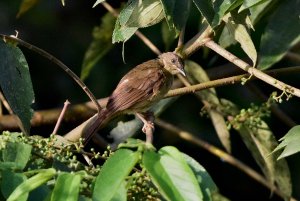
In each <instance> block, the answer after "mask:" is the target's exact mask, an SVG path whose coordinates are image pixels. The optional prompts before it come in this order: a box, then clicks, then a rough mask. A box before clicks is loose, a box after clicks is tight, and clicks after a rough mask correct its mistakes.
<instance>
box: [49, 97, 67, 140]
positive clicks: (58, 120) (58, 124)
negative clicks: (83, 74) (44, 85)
mask: <svg viewBox="0 0 300 201" xmlns="http://www.w3.org/2000/svg"><path fill="white" fill-rule="evenodd" d="M69 105H70V102H69V100H66V101H65V103H64V107H63V109H62V110H61V113H60V115H59V117H58V119H57V122H56V124H55V127H54V129H53V132H52V133H53V134H57V131H58V128H59V127H60V124H61V122H62V120H63V118H64V116H65V113H66V111H67V108H68V106H69Z"/></svg>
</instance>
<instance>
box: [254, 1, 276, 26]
mask: <svg viewBox="0 0 300 201" xmlns="http://www.w3.org/2000/svg"><path fill="white" fill-rule="evenodd" d="M274 2H275V3H276V2H277V0H276V1H274V0H266V1H264V2H263V3H260V4H257V5H255V6H253V7H251V8H250V9H249V10H250V13H251V15H250V19H251V21H252V23H253V24H256V23H257V22H259V20H260V19H261V18H262V17H263V16H264V15H265V14H267V13H268V12H269V11H270V10H272V9H273V6H272V5H273V4H274ZM267 15H268V14H267Z"/></svg>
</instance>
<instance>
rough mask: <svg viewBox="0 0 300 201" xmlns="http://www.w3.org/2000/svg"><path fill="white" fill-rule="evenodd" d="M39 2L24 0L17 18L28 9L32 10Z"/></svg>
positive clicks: (37, 0) (36, 0)
mask: <svg viewBox="0 0 300 201" xmlns="http://www.w3.org/2000/svg"><path fill="white" fill-rule="evenodd" d="M38 2H39V0H22V3H21V6H20V8H19V12H18V14H17V18H19V17H21V15H23V14H24V13H26V12H27V11H28V10H30V9H31V8H32V7H33V6H35V5H36V4H37V3H38Z"/></svg>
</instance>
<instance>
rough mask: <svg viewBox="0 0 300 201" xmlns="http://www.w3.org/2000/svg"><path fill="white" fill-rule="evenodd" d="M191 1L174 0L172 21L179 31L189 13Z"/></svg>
mask: <svg viewBox="0 0 300 201" xmlns="http://www.w3.org/2000/svg"><path fill="white" fill-rule="evenodd" d="M190 8H191V1H178V0H177V1H176V2H175V5H174V10H173V21H174V25H175V27H176V29H177V30H179V31H181V30H182V28H183V27H184V26H185V24H186V21H187V19H188V17H189V14H190Z"/></svg>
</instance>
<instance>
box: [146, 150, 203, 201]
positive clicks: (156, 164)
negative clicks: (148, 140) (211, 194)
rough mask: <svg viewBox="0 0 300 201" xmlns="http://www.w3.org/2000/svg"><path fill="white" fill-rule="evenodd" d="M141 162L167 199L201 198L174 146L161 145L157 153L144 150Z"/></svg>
mask: <svg viewBox="0 0 300 201" xmlns="http://www.w3.org/2000/svg"><path fill="white" fill-rule="evenodd" d="M143 164H144V166H145V168H146V170H147V172H148V173H149V175H150V176H151V178H152V181H153V183H154V184H155V185H156V186H157V188H158V190H159V192H160V193H161V194H162V195H163V196H164V198H165V199H167V200H176V201H181V200H186V201H187V200H189V201H193V200H202V199H203V195H202V193H201V190H200V187H199V185H198V182H197V179H196V178H195V175H194V174H193V171H192V170H191V169H190V167H189V166H188V164H187V163H186V161H185V160H184V158H183V156H182V154H181V153H180V152H179V151H178V150H177V149H176V148H175V147H163V148H161V149H160V150H159V153H155V152H153V151H146V152H145V153H144V156H143Z"/></svg>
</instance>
